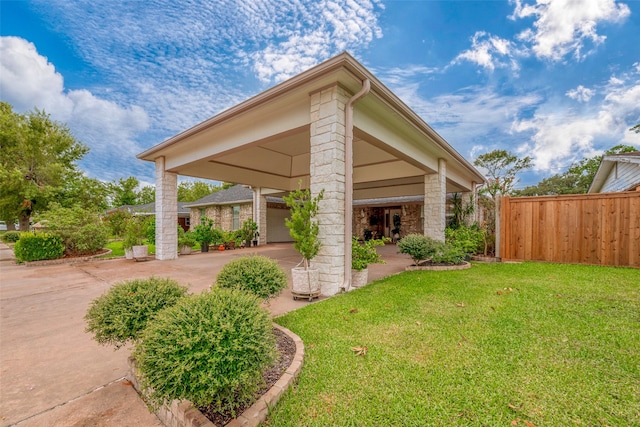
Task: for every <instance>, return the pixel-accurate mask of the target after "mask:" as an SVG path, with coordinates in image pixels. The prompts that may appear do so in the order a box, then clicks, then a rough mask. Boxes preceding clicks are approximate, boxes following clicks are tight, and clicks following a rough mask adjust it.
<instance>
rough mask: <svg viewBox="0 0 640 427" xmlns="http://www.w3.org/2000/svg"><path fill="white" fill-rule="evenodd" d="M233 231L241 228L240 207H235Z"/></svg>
mask: <svg viewBox="0 0 640 427" xmlns="http://www.w3.org/2000/svg"><path fill="white" fill-rule="evenodd" d="M232 209H233V229H234V230H237V229H239V228H240V205H235V206H233V208H232Z"/></svg>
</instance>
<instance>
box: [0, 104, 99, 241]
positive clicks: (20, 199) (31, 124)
mask: <svg viewBox="0 0 640 427" xmlns="http://www.w3.org/2000/svg"><path fill="white" fill-rule="evenodd" d="M88 151H89V148H88V147H87V146H85V145H84V144H82V143H81V142H79V141H77V140H76V139H75V137H74V136H73V135H72V133H71V131H70V130H69V128H68V127H67V126H66V125H65V124H62V123H58V122H55V121H53V120H51V118H50V116H49V115H48V114H47V113H45V112H44V111H40V110H38V109H35V110H33V111H31V112H28V113H26V114H18V113H16V112H14V111H13V108H12V106H11V105H10V104H8V103H6V102H0V181H2V186H0V218H2V220H4V221H7V222H8V223H9V222H10V223H13V222H14V221H15V220H16V219H19V221H20V226H21V228H22V227H24V229H26V228H27V227H28V225H29V221H30V218H31V215H32V214H33V213H34V212H37V211H41V210H44V209H46V207H47V205H48V203H49V201H50V200H53V199H54V198H55V197H56V196H57V195H58V194H60V192H61V191H62V189H63V188H64V186H65V183H66V182H67V179H68V178H69V177H77V176H79V175H80V171H79V169H78V167H77V165H76V162H77V161H79V160H80V159H82V158H83V157H84V155H85V154H86V153H87V152H88Z"/></svg>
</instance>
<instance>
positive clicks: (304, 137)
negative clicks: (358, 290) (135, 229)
mask: <svg viewBox="0 0 640 427" xmlns="http://www.w3.org/2000/svg"><path fill="white" fill-rule="evenodd" d="M138 158H140V159H143V160H147V161H152V162H154V163H155V165H156V218H157V227H156V233H157V236H156V257H157V258H158V259H161V260H165V259H173V258H175V257H176V256H177V236H176V228H175V223H176V220H177V199H176V193H177V192H176V189H177V177H178V175H183V176H190V177H196V178H204V179H212V180H219V181H226V182H235V183H239V184H245V185H249V186H251V187H252V189H253V191H254V203H253V217H254V220H255V221H256V222H257V223H258V225H259V231H260V240H261V242H260V243H261V244H262V243H265V242H266V239H267V236H268V233H269V230H268V229H267V216H266V213H267V202H266V197H267V196H271V195H275V196H277V195H283V194H286V193H288V192H289V191H291V190H294V189H296V188H298V186H299V185H301V186H302V187H303V188H309V189H310V190H311V193H312V194H313V195H316V194H318V193H319V192H320V191H321V190H324V199H323V200H322V202H321V203H320V212H319V215H318V218H317V219H318V222H319V225H320V238H321V240H322V243H323V245H322V249H321V251H320V254H319V255H318V256H317V257H316V258H315V259H314V264H315V265H316V266H317V267H318V268H319V269H320V282H321V289H322V294H323V295H333V294H335V293H337V292H339V290H340V289H341V288H344V287H346V286H347V285H348V280H350V270H351V236H352V234H353V209H352V207H353V204H354V201H357V200H366V199H375V198H389V197H411V196H422V197H423V200H424V203H423V208H422V212H421V218H420V220H421V222H422V229H423V230H424V234H425V235H427V236H430V237H433V238H436V239H440V240H443V239H444V228H445V204H446V194H447V193H452V192H460V193H463V194H464V195H465V198H466V199H467V200H471V195H472V194H473V193H474V191H475V188H476V186H477V184H481V183H482V182H483V181H484V178H483V177H482V175H481V174H480V173H479V172H478V171H477V170H476V169H475V168H474V167H473V166H472V165H471V164H470V163H469V162H468V161H467V160H465V159H464V158H463V157H462V156H461V155H460V154H459V153H458V152H456V150H455V149H454V148H453V147H452V146H451V145H449V143H447V142H446V141H445V140H444V139H443V138H442V137H441V136H440V135H438V134H437V133H436V132H435V131H434V130H433V129H431V127H429V125H428V124H427V123H425V122H424V121H423V120H422V119H421V118H420V117H419V116H418V115H417V114H415V113H414V112H413V111H411V109H409V108H408V107H407V106H406V105H405V104H404V103H403V102H402V101H401V100H400V99H399V98H398V97H397V96H396V95H394V94H393V93H392V92H391V91H390V90H389V89H388V88H386V87H385V86H384V85H383V84H382V83H381V82H380V81H379V80H378V79H377V78H376V77H375V76H374V75H373V74H372V73H371V72H369V71H368V70H367V69H366V68H365V67H364V66H362V65H361V64H360V63H359V62H358V61H356V60H355V59H354V58H353V57H352V56H351V55H349V54H348V53H346V52H345V53H342V54H340V55H338V56H336V57H334V58H331V59H329V60H328V61H326V62H324V63H322V64H320V65H318V66H316V67H313V68H311V69H309V70H307V71H305V72H303V73H301V74H299V75H297V76H295V77H293V78H291V79H289V80H287V81H285V82H283V83H280V84H279V85H277V86H274V87H273V88H271V89H268V90H267V91H265V92H262V93H260V94H258V95H256V96H254V97H253V98H250V99H248V100H247V101H244V102H242V103H240V104H238V105H236V106H235V107H232V108H230V109H228V110H226V111H223V112H222V113H220V114H218V115H216V116H214V117H212V118H210V119H208V120H206V121H204V122H202V123H200V124H198V125H196V126H194V127H192V128H191V129H188V130H186V131H184V132H182V133H180V134H178V135H176V136H174V137H172V138H170V139H168V140H166V141H164V142H163V143H161V144H159V145H157V146H155V147H153V148H151V149H149V150H147V151H145V152H143V153H141V154H139V155H138Z"/></svg>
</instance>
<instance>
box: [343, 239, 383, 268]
mask: <svg viewBox="0 0 640 427" xmlns="http://www.w3.org/2000/svg"><path fill="white" fill-rule="evenodd" d="M385 239H387V238H383V239H379V240H375V239H371V240H367V241H365V242H363V243H360V242H359V241H358V238H357V237H355V236H354V237H353V238H352V239H351V268H352V269H354V270H358V271H362V270H364V269H365V268H367V267H368V266H369V264H384V260H383V259H382V257H381V256H380V254H378V252H377V251H376V248H375V247H376V246H384V242H385ZM387 240H388V239H387Z"/></svg>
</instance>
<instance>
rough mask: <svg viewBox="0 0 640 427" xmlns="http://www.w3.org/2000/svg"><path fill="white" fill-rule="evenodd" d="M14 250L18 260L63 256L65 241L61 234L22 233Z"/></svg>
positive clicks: (37, 259) (38, 259) (36, 259)
mask: <svg viewBox="0 0 640 427" xmlns="http://www.w3.org/2000/svg"><path fill="white" fill-rule="evenodd" d="M13 252H14V253H15V255H16V259H17V260H18V262H25V261H40V260H43V259H56V258H62V256H63V255H64V243H62V238H61V237H60V236H55V235H52V234H48V233H38V234H34V233H21V234H20V240H18V241H17V242H16V244H15V246H14V247H13Z"/></svg>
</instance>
